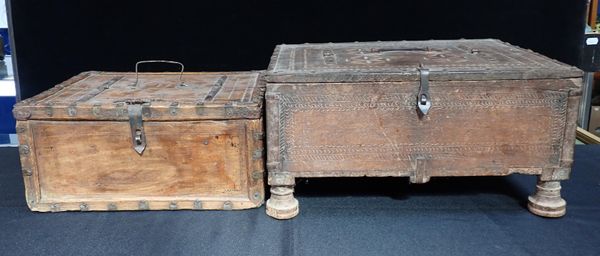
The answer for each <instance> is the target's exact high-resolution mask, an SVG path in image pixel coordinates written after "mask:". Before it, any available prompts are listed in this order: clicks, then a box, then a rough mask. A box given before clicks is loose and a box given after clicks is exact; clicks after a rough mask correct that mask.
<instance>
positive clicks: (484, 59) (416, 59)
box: [266, 39, 582, 83]
mask: <svg viewBox="0 0 600 256" xmlns="http://www.w3.org/2000/svg"><path fill="white" fill-rule="evenodd" d="M420 66H422V67H423V68H427V69H429V70H430V79H431V80H491V79H495V80H502V79H545V78H570V77H581V76H582V72H581V71H580V70H579V69H577V68H575V67H572V66H569V65H566V64H563V63H561V62H558V61H556V60H553V59H550V58H548V57H545V56H543V55H541V54H538V53H535V52H532V51H530V50H525V49H522V48H519V47H516V46H513V45H510V44H508V43H504V42H502V41H499V40H495V39H478V40H465V39H461V40H430V41H401V42H356V43H325V44H297V45H279V46H277V48H276V49H275V52H274V54H273V57H272V58H271V64H270V66H269V69H268V71H267V75H266V80H267V81H268V82H291V83H293V82H359V81H406V80H418V79H419V76H418V70H417V69H418V68H419V67H420Z"/></svg>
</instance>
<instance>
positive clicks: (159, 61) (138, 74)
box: [133, 60, 186, 86]
mask: <svg viewBox="0 0 600 256" xmlns="http://www.w3.org/2000/svg"><path fill="white" fill-rule="evenodd" d="M146 63H167V64H176V65H179V66H180V67H181V70H180V71H179V85H180V86H186V85H185V83H184V82H183V70H184V69H185V66H184V65H183V63H181V62H178V61H172V60H142V61H138V62H136V63H135V83H134V84H133V86H137V85H138V82H139V79H140V73H139V72H138V70H139V65H140V64H146Z"/></svg>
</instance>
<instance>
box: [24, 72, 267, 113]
mask: <svg viewBox="0 0 600 256" xmlns="http://www.w3.org/2000/svg"><path fill="white" fill-rule="evenodd" d="M263 96H264V85H263V83H262V76H261V73H260V72H221V73H217V72H215V73H191V72H185V73H178V72H174V73H170V72H163V73H138V74H136V73H134V72H131V73H125V72H96V71H91V72H85V73H81V74H79V75H77V76H75V77H73V78H71V79H69V80H67V81H65V82H63V83H61V84H59V85H56V86H55V87H54V88H52V89H49V90H47V91H45V92H43V93H41V94H39V95H37V96H34V97H32V98H30V99H27V100H24V101H21V102H19V103H17V104H16V105H15V108H14V110H13V114H14V116H15V118H16V119H18V120H26V119H38V120H128V119H129V116H128V112H131V107H132V106H139V109H140V111H141V113H142V115H143V119H144V121H169V120H206V119H211V120H221V119H243V118H248V119H254V118H259V117H260V116H261V108H262V101H263V100H262V99H263Z"/></svg>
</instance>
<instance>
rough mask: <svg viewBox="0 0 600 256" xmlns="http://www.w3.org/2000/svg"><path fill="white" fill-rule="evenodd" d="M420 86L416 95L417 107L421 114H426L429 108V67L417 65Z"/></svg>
mask: <svg viewBox="0 0 600 256" xmlns="http://www.w3.org/2000/svg"><path fill="white" fill-rule="evenodd" d="M419 75H420V87H419V94H418V95H417V107H418V108H419V111H421V113H423V115H427V112H429V109H430V108H431V98H430V97H429V69H427V68H423V66H420V67H419Z"/></svg>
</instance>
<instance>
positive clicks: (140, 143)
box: [127, 104, 146, 155]
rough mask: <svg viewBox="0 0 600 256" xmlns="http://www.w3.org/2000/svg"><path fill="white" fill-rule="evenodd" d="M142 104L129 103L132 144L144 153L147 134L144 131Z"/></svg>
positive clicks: (134, 148)
mask: <svg viewBox="0 0 600 256" xmlns="http://www.w3.org/2000/svg"><path fill="white" fill-rule="evenodd" d="M142 109H143V106H142V104H129V105H128V106H127V112H128V113H129V126H130V128H131V144H132V146H133V150H135V152H137V153H138V154H140V155H142V153H143V152H144V149H146V134H145V133H144V121H143V118H142Z"/></svg>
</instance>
